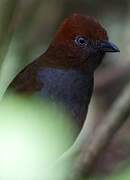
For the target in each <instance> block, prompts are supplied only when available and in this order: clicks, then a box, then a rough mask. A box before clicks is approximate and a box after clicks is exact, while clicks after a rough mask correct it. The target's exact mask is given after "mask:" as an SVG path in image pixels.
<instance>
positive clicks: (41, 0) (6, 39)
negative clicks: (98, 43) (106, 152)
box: [0, 0, 130, 180]
mask: <svg viewBox="0 0 130 180" xmlns="http://www.w3.org/2000/svg"><path fill="white" fill-rule="evenodd" d="M75 12H77V13H82V14H86V15H92V16H95V17H96V18H97V19H98V20H99V21H100V22H101V23H102V24H103V25H104V27H105V28H106V29H107V31H108V34H109V39H110V40H111V41H112V42H114V43H116V44H117V45H118V47H119V48H120V50H121V52H120V53H119V54H109V55H106V57H105V59H104V62H103V64H102V65H101V66H100V68H99V69H98V70H97V72H96V74H95V91H94V97H93V100H92V103H91V106H90V112H89V115H88V119H91V118H95V121H96V122H99V121H100V120H101V119H103V117H104V116H105V114H106V112H107V111H108V109H109V108H110V107H111V103H112V102H113V101H114V100H115V99H116V98H117V96H118V94H119V93H120V91H121V90H122V89H123V87H124V86H125V84H127V82H128V81H129V79H130V73H129V72H130V58H129V57H130V20H129V19H130V1H129V0H109V1H105V0H0V97H2V95H3V94H4V92H5V90H6V88H7V86H8V85H9V83H10V82H11V81H12V79H13V78H14V77H15V75H16V74H17V73H18V72H19V71H20V70H21V69H22V68H23V67H24V66H25V65H26V64H28V63H29V62H31V61H33V60H34V59H35V58H36V57H38V56H39V55H41V54H42V53H43V52H44V51H45V50H46V49H47V47H48V45H49V44H50V42H51V40H52V39H53V36H54V34H55V32H56V30H57V29H58V26H59V25H60V23H61V22H62V21H63V20H64V18H65V17H67V16H69V15H71V14H72V13H75ZM19 103H20V101H19V100H17V99H16V100H15V99H14V100H11V101H7V102H5V104H4V106H3V104H2V106H1V107H0V112H1V117H0V120H1V123H2V122H3V120H7V119H8V118H9V117H12V123H14V122H15V120H17V119H19V117H21V122H22V121H24V119H25V114H24V113H23V112H24V106H23V104H24V103H26V102H25V101H24V103H20V105H19ZM15 104H16V106H17V105H18V107H19V109H21V110H23V112H21V111H20V112H19V111H18V112H19V113H20V114H18V113H17V110H16V109H12V110H10V107H11V106H13V105H15ZM34 104H35V103H33V102H32V105H30V104H27V108H29V107H30V106H31V109H30V110H29V113H30V114H32V116H33V110H34V109H35V108H34ZM43 107H46V105H44V106H43ZM43 109H44V108H43ZM49 109H50V107H49V105H48V109H46V113H48V114H49ZM10 111H11V112H10ZM9 112H10V113H9ZM54 112H55V111H54ZM56 112H57V111H56ZM56 112H55V113H56ZM40 114H41V112H40ZM41 116H42V115H41ZM34 117H35V116H34ZM50 118H51V117H50ZM30 119H31V118H30ZM54 119H57V118H56V115H55V116H54ZM65 119H66V118H65ZM35 120H36V119H35ZM35 120H34V121H35ZM40 120H42V117H40V116H39V121H38V124H40V123H39V122H41V121H40ZM31 121H32V120H31ZM129 121H130V120H129ZM5 122H6V121H5ZM5 124H6V123H5ZM7 124H8V123H7ZM15 124H17V123H16V122H15ZM25 124H26V122H25ZM97 124H98V123H97ZM57 126H58V125H57ZM129 128H130V123H129V124H128V125H126V127H124V129H123V131H120V132H119V134H118V135H117V139H116V138H115V139H114V143H115V142H118V143H117V144H118V147H117V148H120V153H121V155H120V156H121V157H122V151H123V153H124V154H125V155H124V154H123V155H124V156H123V157H124V159H125V160H128V159H129V158H130V150H129V149H130V140H129V137H130V133H129ZM73 129H74V127H73ZM36 131H39V129H37V130H36ZM50 131H51V130H49V131H48V132H50ZM55 131H56V132H57V131H61V132H62V131H63V130H59V129H57V128H56V130H55ZM61 134H62V133H61ZM61 134H60V135H59V136H62V135H61ZM72 134H73V133H72ZM72 134H71V133H70V136H68V139H69V138H70V141H71V142H70V141H69V142H68V141H67V142H66V143H65V145H67V144H71V143H72V139H73V138H72ZM57 136H58V135H56V137H57ZM65 136H66V135H65ZM48 137H49V136H48ZM120 137H121V138H120ZM41 140H42V138H41ZM56 141H59V144H61V143H60V142H64V140H63V139H62V140H57V138H56ZM34 144H35V143H34ZM34 144H32V146H33V145H34ZM56 144H57V143H56ZM1 146H2V145H1ZM40 146H41V147H42V148H43V145H42V143H41V144H39V148H40ZM5 147H6V146H5ZM57 147H59V146H57ZM63 147H64V146H63ZM63 147H62V149H63ZM113 148H114V149H116V147H115V146H114V147H113ZM121 148H122V149H121ZM124 149H125V150H124ZM40 152H41V151H40ZM49 156H50V155H49ZM54 156H55V155H54ZM113 156H114V157H115V154H111V157H113ZM106 159H107V158H106ZM119 159H120V158H116V157H115V159H114V161H113V159H112V158H110V160H108V159H107V160H108V161H109V163H108V170H107V171H104V172H105V173H107V174H110V172H113V171H114V170H117V169H118V168H119V167H121V165H120V160H119ZM124 159H123V164H124ZM108 161H106V164H107V162H108ZM118 161H119V162H118ZM40 162H41V161H40ZM110 162H111V163H110ZM104 167H105V166H104ZM3 168H4V167H3ZM35 168H37V167H35ZM99 169H100V168H99ZM4 170H5V171H6V168H5V169H4ZM97 170H98V169H97ZM0 171H1V167H0ZM13 171H14V170H13ZM21 173H22V172H21ZM101 174H102V173H101ZM31 180H32V179H31ZM103 180H104V178H103Z"/></svg>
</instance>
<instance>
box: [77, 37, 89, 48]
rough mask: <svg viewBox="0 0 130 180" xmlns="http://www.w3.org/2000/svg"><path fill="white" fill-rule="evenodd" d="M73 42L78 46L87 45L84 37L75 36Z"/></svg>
mask: <svg viewBox="0 0 130 180" xmlns="http://www.w3.org/2000/svg"><path fill="white" fill-rule="evenodd" d="M75 43H76V44H77V45H78V46H86V45H88V40H87V39H86V38H84V37H80V36H78V37H76V38H75Z"/></svg>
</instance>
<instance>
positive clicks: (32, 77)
mask: <svg viewBox="0 0 130 180" xmlns="http://www.w3.org/2000/svg"><path fill="white" fill-rule="evenodd" d="M38 69H39V66H37V63H36V62H35V61H34V62H33V63H31V64H29V65H27V66H26V67H25V68H24V69H23V70H22V71H21V72H20V73H19V74H18V75H17V76H16V77H15V79H14V80H13V81H12V82H11V84H10V85H9V87H8V90H9V91H13V92H16V93H18V94H19V93H23V94H32V93H34V92H36V91H39V90H40V89H41V88H42V87H43V83H41V82H39V81H38V79H37V73H38ZM8 90H7V91H8Z"/></svg>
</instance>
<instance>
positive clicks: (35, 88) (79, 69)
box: [9, 14, 119, 124]
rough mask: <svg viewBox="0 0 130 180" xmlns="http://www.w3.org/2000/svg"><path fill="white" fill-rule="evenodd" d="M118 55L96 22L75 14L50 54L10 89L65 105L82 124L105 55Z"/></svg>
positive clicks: (66, 22) (42, 57)
mask: <svg viewBox="0 0 130 180" xmlns="http://www.w3.org/2000/svg"><path fill="white" fill-rule="evenodd" d="M118 51H119V50H118V48H117V47H116V46H115V45H114V44H112V43H110V42H109V41H108V36H107V32H106V31H105V29H104V28H103V27H102V26H101V25H100V24H99V23H98V22H97V21H96V20H95V19H94V18H91V17H88V16H82V15H79V14H74V15H72V16H71V17H69V18H67V19H66V20H65V21H64V23H63V24H62V25H61V27H60V28H59V30H58V32H57V33H56V36H55V38H54V40H53V41H52V43H51V45H50V46H49V48H48V50H47V51H46V52H45V53H44V54H43V55H41V56H40V57H39V58H38V59H36V60H35V61H34V62H32V63H31V64H29V65H28V66H26V67H25V68H24V69H23V70H22V71H21V72H20V73H19V74H18V75H17V76H16V78H15V79H14V81H13V82H12V83H11V85H10V86H9V89H11V90H13V91H15V92H16V93H19V94H27V95H31V96H33V95H39V96H40V97H41V98H42V99H43V100H44V99H48V100H51V101H52V102H54V101H56V102H59V103H62V104H63V105H64V106H65V107H66V109H67V110H68V111H69V112H70V113H71V114H72V116H73V118H74V119H76V121H77V122H80V123H79V124H82V123H83V122H84V120H85V117H86V114H87V110H88V105H89V102H90V99H91V95H92V91H93V76H94V71H95V69H96V68H97V67H98V65H99V64H100V63H101V61H102V59H103V57H104V55H105V52H118Z"/></svg>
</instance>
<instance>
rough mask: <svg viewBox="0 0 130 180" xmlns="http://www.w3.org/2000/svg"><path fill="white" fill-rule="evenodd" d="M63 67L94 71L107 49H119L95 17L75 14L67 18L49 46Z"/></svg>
mask: <svg viewBox="0 0 130 180" xmlns="http://www.w3.org/2000/svg"><path fill="white" fill-rule="evenodd" d="M49 52H50V55H52V56H53V57H54V59H55V64H57V66H59V67H60V68H69V69H70V68H71V69H79V70H82V71H90V72H93V71H94V70H95V69H96V67H97V66H98V65H99V64H100V62H101V61H102V59H103V57H104V55H105V53H106V52H119V49H118V47H117V46H116V45H114V44H113V43H111V42H109V40H108V35H107V32H106V30H105V29H104V28H103V27H102V26H101V25H100V23H99V22H98V21H97V20H95V18H93V17H89V16H83V15H80V14H73V15H72V16H70V17H69V18H67V19H65V21H64V22H63V24H62V25H61V26H60V28H59V30H58V32H57V33H56V35H55V38H54V40H53V42H52V44H51V46H50V47H49V49H48V53H49Z"/></svg>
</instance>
